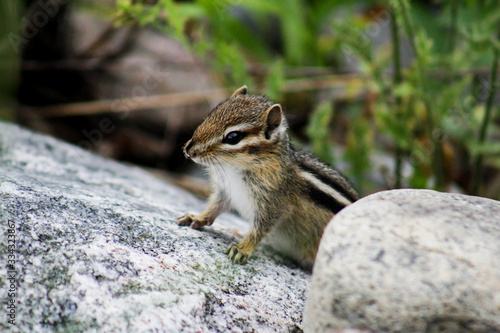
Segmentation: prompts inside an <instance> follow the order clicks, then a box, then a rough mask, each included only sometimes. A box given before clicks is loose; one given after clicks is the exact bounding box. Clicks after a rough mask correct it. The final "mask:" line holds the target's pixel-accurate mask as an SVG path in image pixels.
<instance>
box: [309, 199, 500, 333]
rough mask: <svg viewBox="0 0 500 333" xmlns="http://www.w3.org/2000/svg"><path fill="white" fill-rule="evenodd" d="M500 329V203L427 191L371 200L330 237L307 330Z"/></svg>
mask: <svg viewBox="0 0 500 333" xmlns="http://www.w3.org/2000/svg"><path fill="white" fill-rule="evenodd" d="M344 327H357V328H364V329H369V330H373V331H376V332H442V331H444V332H498V331H500V203H499V202H497V201H494V200H489V199H484V198H478V197H472V196H466V195H459V194H447V193H439V192H434V191H428V190H394V191H385V192H379V193H376V194H373V195H371V196H368V197H366V198H364V199H361V200H360V201H358V202H356V203H355V204H353V205H351V206H349V207H348V208H346V209H344V210H343V211H341V212H340V213H339V214H338V215H337V216H335V217H334V218H333V219H332V221H331V222H330V224H329V225H328V226H327V228H326V229H325V233H324V235H323V239H322V240H321V244H320V248H319V253H318V256H317V259H316V263H315V267H314V271H313V277H312V281H311V289H310V291H309V294H308V298H307V302H306V308H305V313H304V328H305V332H328V331H330V330H333V329H338V328H344Z"/></svg>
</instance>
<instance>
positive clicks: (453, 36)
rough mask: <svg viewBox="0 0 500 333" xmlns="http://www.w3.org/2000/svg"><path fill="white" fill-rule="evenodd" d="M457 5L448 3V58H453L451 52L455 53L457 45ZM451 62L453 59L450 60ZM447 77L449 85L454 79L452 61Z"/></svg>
mask: <svg viewBox="0 0 500 333" xmlns="http://www.w3.org/2000/svg"><path fill="white" fill-rule="evenodd" d="M458 5H459V1H456V0H451V1H450V21H451V22H450V23H451V31H450V47H449V50H448V54H449V55H450V57H453V52H455V47H456V43H457V33H458V19H457V18H458ZM451 60H453V58H451ZM449 64H450V68H449V71H450V73H449V76H448V82H449V83H451V82H452V81H453V80H454V79H455V70H454V66H453V61H450V62H449Z"/></svg>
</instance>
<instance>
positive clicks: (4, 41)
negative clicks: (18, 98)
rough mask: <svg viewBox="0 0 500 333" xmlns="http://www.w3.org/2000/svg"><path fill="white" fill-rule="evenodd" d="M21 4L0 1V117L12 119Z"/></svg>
mask: <svg viewBox="0 0 500 333" xmlns="http://www.w3.org/2000/svg"><path fill="white" fill-rule="evenodd" d="M22 7H23V6H22V4H21V3H20V2H18V1H2V2H0V22H2V23H1V24H0V119H3V120H10V121H13V120H14V111H13V110H14V99H15V92H16V89H17V85H18V81H19V66H20V59H21V54H20V47H19V44H18V43H19V41H20V40H21V38H22V36H21V32H20V30H19V28H20V26H19V21H20V19H21V13H22Z"/></svg>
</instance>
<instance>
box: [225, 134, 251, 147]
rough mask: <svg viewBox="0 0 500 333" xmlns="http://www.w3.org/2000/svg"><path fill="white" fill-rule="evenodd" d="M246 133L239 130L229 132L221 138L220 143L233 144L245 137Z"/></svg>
mask: <svg viewBox="0 0 500 333" xmlns="http://www.w3.org/2000/svg"><path fill="white" fill-rule="evenodd" d="M245 135H246V133H243V132H240V131H234V132H229V133H228V134H227V135H226V137H225V138H224V139H222V143H227V144H230V145H235V144H237V143H238V142H240V141H241V139H243V138H244V137H245Z"/></svg>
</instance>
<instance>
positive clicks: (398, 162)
mask: <svg viewBox="0 0 500 333" xmlns="http://www.w3.org/2000/svg"><path fill="white" fill-rule="evenodd" d="M391 34H392V56H393V59H394V77H393V81H394V86H395V87H396V86H398V85H399V84H401V82H402V81H403V76H402V74H401V55H400V51H399V26H398V22H397V17H396V15H394V14H392V16H391ZM395 104H396V105H395V109H396V117H397V118H398V121H402V120H403V119H401V97H399V96H396V98H395ZM402 160H403V150H402V149H401V147H400V145H399V143H398V142H396V156H395V167H394V169H395V170H394V178H395V184H394V187H395V188H401V184H402V181H401V178H402V172H401V169H402V164H403V163H402Z"/></svg>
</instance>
